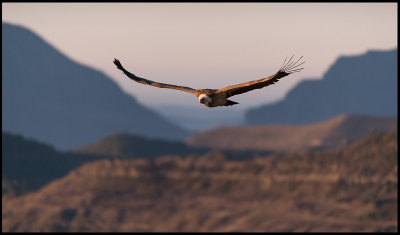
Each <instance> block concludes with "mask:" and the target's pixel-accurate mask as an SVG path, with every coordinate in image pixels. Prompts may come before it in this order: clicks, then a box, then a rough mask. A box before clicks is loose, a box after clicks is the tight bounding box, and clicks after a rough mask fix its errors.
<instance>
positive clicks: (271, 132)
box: [186, 114, 397, 152]
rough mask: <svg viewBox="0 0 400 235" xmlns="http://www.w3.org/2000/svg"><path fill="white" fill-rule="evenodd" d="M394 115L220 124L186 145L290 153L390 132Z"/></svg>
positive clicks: (331, 146)
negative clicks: (298, 122) (309, 121)
mask: <svg viewBox="0 0 400 235" xmlns="http://www.w3.org/2000/svg"><path fill="white" fill-rule="evenodd" d="M396 129H397V118H391V117H370V116H363V115H349V114H347V115H339V116H337V117H334V118H331V119H329V120H325V121H323V122H319V123H315V124H309V125H258V126H241V127H220V128H216V129H213V130H209V131H204V132H200V133H197V134H194V135H193V136H190V137H189V138H188V139H187V140H186V143H188V144H189V145H190V146H197V147H208V148H219V149H235V150H250V149H252V150H271V151H278V152H294V151H304V150H310V149H324V148H335V147H343V146H345V145H347V144H349V143H352V142H354V141H356V140H360V139H362V138H363V137H365V136H366V135H367V134H368V133H369V132H371V131H372V130H377V131H394V130H396Z"/></svg>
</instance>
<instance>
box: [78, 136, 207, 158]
mask: <svg viewBox="0 0 400 235" xmlns="http://www.w3.org/2000/svg"><path fill="white" fill-rule="evenodd" d="M205 151H206V149H201V148H196V147H190V146H188V145H186V144H184V143H182V142H178V141H173V140H163V139H157V138H151V139H150V138H145V137H142V136H137V135H132V134H127V133H117V134H113V135H110V136H107V137H105V138H103V139H100V140H97V141H95V142H94V143H92V144H89V145H87V146H83V147H81V148H78V149H76V150H74V152H76V153H84V154H96V155H103V156H112V157H119V158H155V157H158V156H162V155H169V154H179V155H182V154H184V155H187V154H195V153H204V152H205Z"/></svg>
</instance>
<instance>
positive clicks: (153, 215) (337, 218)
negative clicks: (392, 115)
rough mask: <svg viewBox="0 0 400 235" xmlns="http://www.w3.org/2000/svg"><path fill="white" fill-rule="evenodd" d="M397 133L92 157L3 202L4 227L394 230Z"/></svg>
mask: <svg viewBox="0 0 400 235" xmlns="http://www.w3.org/2000/svg"><path fill="white" fill-rule="evenodd" d="M397 153H398V147H397V132H395V133H393V132H392V133H376V132H374V133H371V134H370V135H369V136H368V137H367V138H365V139H363V140H362V141H359V142H356V143H354V144H352V145H350V146H347V147H345V148H340V149H335V150H329V151H319V152H317V151H314V152H310V153H307V152H303V153H301V154H286V155H279V156H269V157H264V158H253V159H251V160H243V161H233V160H227V159H226V157H225V156H224V155H223V154H221V153H218V152H210V153H208V154H205V155H204V156H202V157H193V156H188V157H180V156H165V157H161V158H157V159H154V160H143V159H133V160H100V161H95V162H92V163H88V164H85V165H83V166H82V167H80V168H78V169H76V170H74V171H72V172H71V173H70V174H68V175H67V176H66V177H64V178H62V179H59V180H56V181H54V182H52V183H50V184H49V185H47V186H46V187H44V188H43V189H41V190H40V191H38V192H35V193H30V194H28V195H26V196H23V197H18V198H11V199H10V198H3V200H2V206H3V209H2V231H3V232H10V231H13V232H19V231H58V232H61V231H71V232H72V231H95V232H103V231H136V232H141V231H172V232H176V231H221V232H223V231H239V232H240V231H261V232H270V231H281V232H283V231H293V232H302V231H307V232H326V231H330V232H362V231H367V232H374V231H391V232H395V231H397V230H398V225H397V217H398V215H397V206H398V203H397V197H398V195H397V186H398V179H397V174H398V169H397V163H398V158H397Z"/></svg>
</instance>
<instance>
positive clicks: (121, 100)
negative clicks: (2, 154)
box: [2, 23, 188, 150]
mask: <svg viewBox="0 0 400 235" xmlns="http://www.w3.org/2000/svg"><path fill="white" fill-rule="evenodd" d="M112 60H113V57H111V56H110V66H113V67H115V66H114V64H113V63H112ZM2 68H3V69H2V130H3V131H7V132H10V133H19V134H22V135H23V136H26V137H29V138H34V139H37V140H39V141H42V142H45V143H49V144H51V145H53V146H55V147H56V148H57V149H61V150H66V149H71V148H75V147H79V146H82V145H86V144H89V143H91V142H93V141H95V140H97V139H99V138H103V137H104V136H107V135H110V134H113V133H115V132H129V133H136V134H139V135H143V136H148V137H160V138H167V139H183V138H184V137H186V136H187V134H188V132H187V131H185V130H183V129H182V128H181V127H179V126H177V125H174V124H172V123H171V122H169V121H167V120H166V119H164V118H163V117H162V116H160V115H159V114H157V113H156V112H154V111H153V110H150V109H148V108H146V107H144V106H142V105H141V104H139V103H138V102H137V101H136V100H135V99H134V98H132V97H131V96H129V95H127V94H125V93H124V92H123V91H122V90H121V89H120V88H119V87H118V85H117V84H116V83H115V82H113V81H112V80H111V78H109V77H107V76H106V75H105V74H104V73H102V72H100V71H98V70H96V69H93V68H90V67H87V66H84V65H82V64H79V63H77V62H75V61H73V60H71V59H70V58H68V57H67V56H65V55H63V54H62V53H61V52H60V51H58V50H57V49H56V48H54V47H53V46H51V45H50V44H49V43H47V42H46V41H45V40H44V39H42V38H41V37H39V36H38V35H36V34H35V33H33V32H32V31H30V30H28V29H26V28H23V27H19V26H16V25H11V24H6V23H3V24H2Z"/></svg>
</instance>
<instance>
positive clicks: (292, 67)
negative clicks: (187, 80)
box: [114, 56, 305, 108]
mask: <svg viewBox="0 0 400 235" xmlns="http://www.w3.org/2000/svg"><path fill="white" fill-rule="evenodd" d="M301 58H303V56H301V57H300V58H299V59H298V60H297V61H295V60H292V59H293V56H292V57H291V58H290V59H289V60H288V61H287V58H286V59H285V61H284V62H283V64H282V66H281V68H280V69H279V70H278V72H276V73H275V74H274V75H271V76H269V77H266V78H262V79H259V80H255V81H250V82H245V83H241V84H237V85H233V86H228V87H225V88H222V89H199V90H196V89H193V88H190V87H185V86H177V85H171V84H166V83H159V82H154V81H151V80H147V79H145V78H141V77H138V76H136V75H135V74H133V73H130V72H128V71H127V70H126V69H124V67H122V65H121V63H120V62H119V60H117V59H115V58H114V64H115V65H116V66H117V68H118V69H120V70H121V71H122V72H124V74H125V75H126V76H128V77H129V78H130V79H132V80H133V81H135V82H139V83H142V84H145V85H151V86H155V87H159V88H169V89H175V90H180V91H185V92H189V93H192V94H194V95H195V96H197V98H198V99H199V102H200V103H201V104H203V105H205V106H207V107H209V108H213V107H218V106H230V105H235V104H238V103H237V102H235V101H232V100H228V98H229V97H231V96H234V95H239V94H242V93H245V92H248V91H251V90H254V89H260V88H263V87H266V86H269V85H272V84H274V83H276V82H277V81H278V80H279V79H280V78H283V77H285V76H287V75H289V74H291V73H294V72H299V71H301V70H302V69H303V68H299V66H300V65H302V64H304V63H305V61H304V62H301V63H299V61H300V60H301ZM286 61H287V62H286Z"/></svg>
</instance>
